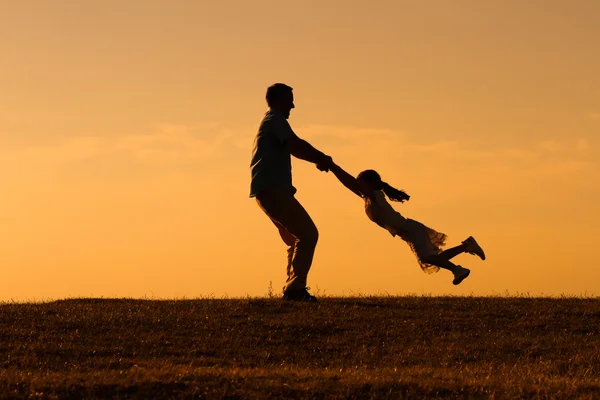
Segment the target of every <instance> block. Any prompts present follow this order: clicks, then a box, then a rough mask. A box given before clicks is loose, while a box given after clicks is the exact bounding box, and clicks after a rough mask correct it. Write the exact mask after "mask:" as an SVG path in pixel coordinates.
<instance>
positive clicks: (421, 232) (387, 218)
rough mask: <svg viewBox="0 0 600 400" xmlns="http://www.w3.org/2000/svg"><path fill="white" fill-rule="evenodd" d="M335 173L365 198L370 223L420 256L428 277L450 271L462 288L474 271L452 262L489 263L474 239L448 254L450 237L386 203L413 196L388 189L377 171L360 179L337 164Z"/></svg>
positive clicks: (468, 239)
mask: <svg viewBox="0 0 600 400" xmlns="http://www.w3.org/2000/svg"><path fill="white" fill-rule="evenodd" d="M331 171H332V172H333V173H334V174H335V176H336V177H337V178H338V179H339V181H340V182H341V183H342V184H343V185H344V186H346V187H347V188H348V189H350V190H351V191H352V192H354V193H355V194H357V195H358V196H360V197H362V198H363V199H364V201H365V211H366V213H367V216H368V217H369V219H370V220H371V221H373V222H375V223H376V224H377V225H379V226H381V227H382V228H384V229H387V230H388V231H389V232H390V233H391V234H392V236H400V237H401V238H402V239H403V240H404V241H405V242H406V243H408V245H409V246H410V248H411V249H412V251H413V253H415V255H416V256H417V260H418V262H419V265H420V266H421V269H423V271H424V272H426V273H429V274H431V273H434V272H437V271H439V270H440V268H444V269H447V270H449V271H451V272H452V274H453V275H454V280H453V281H452V283H453V284H455V285H458V284H459V283H461V282H462V281H463V280H464V279H465V278H466V277H468V276H469V274H470V272H471V271H470V270H469V269H467V268H463V267H462V266H460V265H456V264H454V263H452V262H451V261H450V260H451V259H452V258H454V257H456V256H457V255H459V254H461V253H470V254H476V255H478V256H479V257H480V258H481V259H482V260H485V253H484V252H483V249H482V248H481V247H480V246H479V244H477V241H475V239H474V238H473V237H472V236H469V237H468V238H467V239H465V240H464V241H463V242H462V244H460V245H458V246H455V247H452V248H450V249H447V250H442V249H441V248H442V247H443V246H444V245H445V242H446V235H445V234H443V233H440V232H436V231H434V230H433V229H431V228H428V227H427V226H425V225H423V224H422V223H420V222H418V221H415V220H412V219H410V218H405V217H403V216H402V215H401V214H400V213H399V212H398V211H396V210H395V209H394V208H393V207H392V205H391V204H390V203H388V201H387V200H386V196H387V198H389V199H390V200H393V201H399V202H404V201H406V200H408V199H410V196H409V195H408V194H406V193H405V192H403V191H402V190H398V189H395V188H393V187H392V186H390V185H388V184H387V183H385V182H383V181H382V180H381V177H380V176H379V174H378V173H377V172H376V171H374V170H365V171H363V172H361V173H360V174H358V177H357V178H354V177H353V176H352V175H350V174H348V173H347V172H346V171H344V170H343V169H342V168H341V167H340V166H339V165H336V164H334V165H333V167H332V168H331Z"/></svg>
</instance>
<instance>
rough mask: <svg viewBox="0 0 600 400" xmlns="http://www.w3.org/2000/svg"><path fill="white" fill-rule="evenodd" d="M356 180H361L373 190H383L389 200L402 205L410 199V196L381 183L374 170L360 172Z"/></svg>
mask: <svg viewBox="0 0 600 400" xmlns="http://www.w3.org/2000/svg"><path fill="white" fill-rule="evenodd" d="M357 179H363V180H364V181H366V182H367V183H368V184H369V185H371V186H372V187H373V189H375V190H383V193H385V195H386V196H387V197H388V199H390V200H393V201H399V202H401V203H402V202H404V201H406V200H408V199H410V196H409V195H408V194H406V193H405V192H404V191H402V190H399V189H396V188H395V187H393V186H390V185H389V184H388V183H386V182H384V181H382V180H381V176H379V174H378V173H377V171H375V170H372V169H367V170H365V171H362V172H361V173H360V174H358V176H357Z"/></svg>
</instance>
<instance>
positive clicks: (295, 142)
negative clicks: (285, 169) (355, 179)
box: [289, 134, 333, 171]
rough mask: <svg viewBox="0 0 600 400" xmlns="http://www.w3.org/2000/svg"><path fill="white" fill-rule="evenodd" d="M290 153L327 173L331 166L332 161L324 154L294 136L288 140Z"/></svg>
mask: <svg viewBox="0 0 600 400" xmlns="http://www.w3.org/2000/svg"><path fill="white" fill-rule="evenodd" d="M289 145H290V153H291V154H292V155H293V156H294V157H296V158H299V159H301V160H305V161H308V162H311V163H313V164H316V165H317V167H319V169H320V170H322V171H328V170H329V169H330V168H331V165H332V164H333V159H332V158H331V157H330V156H328V155H326V154H325V153H323V152H321V151H319V150H317V149H315V148H314V147H313V146H312V145H311V144H310V143H308V142H307V141H306V140H304V139H300V138H299V137H298V136H297V135H296V134H293V135H291V136H290V138H289Z"/></svg>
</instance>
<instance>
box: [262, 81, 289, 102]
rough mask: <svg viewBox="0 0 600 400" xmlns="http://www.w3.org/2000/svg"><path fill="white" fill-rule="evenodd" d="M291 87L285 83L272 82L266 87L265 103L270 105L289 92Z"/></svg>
mask: <svg viewBox="0 0 600 400" xmlns="http://www.w3.org/2000/svg"><path fill="white" fill-rule="evenodd" d="M292 90H293V89H292V88H291V87H289V86H288V85H286V84H285V83H274V84H273V85H271V86H269V87H268V88H267V96H266V97H267V105H268V106H269V107H271V106H272V105H273V104H274V103H276V102H277V100H279V99H281V98H282V97H283V96H284V95H286V94H287V93H289V92H291V91H292Z"/></svg>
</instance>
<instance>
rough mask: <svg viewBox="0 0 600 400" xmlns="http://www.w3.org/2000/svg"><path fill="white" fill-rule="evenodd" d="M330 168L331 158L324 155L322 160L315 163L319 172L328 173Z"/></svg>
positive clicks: (331, 164)
mask: <svg viewBox="0 0 600 400" xmlns="http://www.w3.org/2000/svg"><path fill="white" fill-rule="evenodd" d="M332 166H333V158H331V157H330V156H326V155H324V156H323V158H322V159H321V160H319V162H318V163H317V168H318V169H319V171H325V172H329V170H330V169H331V167H332Z"/></svg>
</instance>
